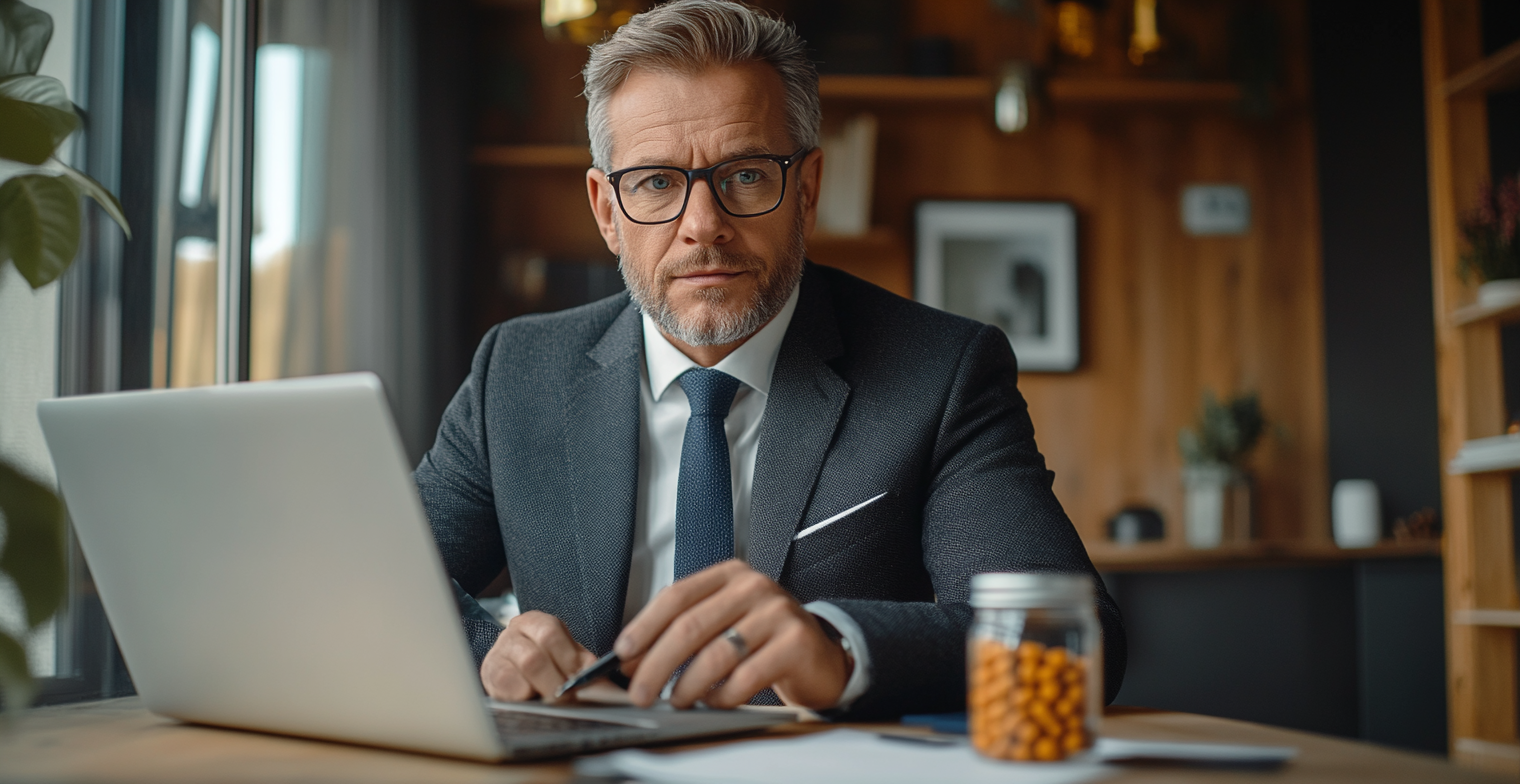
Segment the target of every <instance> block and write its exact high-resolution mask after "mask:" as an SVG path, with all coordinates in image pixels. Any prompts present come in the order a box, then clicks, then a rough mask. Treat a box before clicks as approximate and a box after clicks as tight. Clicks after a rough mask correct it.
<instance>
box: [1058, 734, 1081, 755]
mask: <svg viewBox="0 0 1520 784" xmlns="http://www.w3.org/2000/svg"><path fill="white" fill-rule="evenodd" d="M1086 745H1087V738H1086V737H1085V736H1084V735H1083V733H1082V732H1081V731H1080V730H1079V731H1076V732H1068V733H1066V734H1065V735H1062V736H1061V751H1064V752H1066V753H1067V754H1075V753H1076V752H1078V751H1081V750H1082V749H1083V747H1085V746H1086Z"/></svg>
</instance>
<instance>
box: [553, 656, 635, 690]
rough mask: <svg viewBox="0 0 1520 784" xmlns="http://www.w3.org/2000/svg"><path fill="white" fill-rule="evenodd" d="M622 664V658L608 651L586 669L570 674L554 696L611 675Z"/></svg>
mask: <svg viewBox="0 0 1520 784" xmlns="http://www.w3.org/2000/svg"><path fill="white" fill-rule="evenodd" d="M622 665H623V660H622V659H619V658H618V655H617V654H616V653H613V652H612V651H608V652H607V653H606V655H604V656H602V658H600V659H597V660H596V661H594V662H592V663H591V664H590V666H588V667H586V669H584V670H581V671H580V672H578V673H576V674H574V675H572V676H570V680H568V681H565V685H563V686H561V687H559V691H557V692H555V693H554V696H555V698H556V699H557V698H559V697H563V696H565V692H567V691H570V690H571V689H579V688H580V687H582V686H585V685H586V684H588V683H590V682H592V681H594V680H596V679H597V678H600V677H602V676H605V675H611V674H612V673H613V672H615V671H616V670H617V668H618V667H621V666H622Z"/></svg>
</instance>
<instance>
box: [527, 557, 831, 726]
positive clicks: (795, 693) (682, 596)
mask: <svg viewBox="0 0 1520 784" xmlns="http://www.w3.org/2000/svg"><path fill="white" fill-rule="evenodd" d="M729 629H733V630H734V631H736V632H738V634H739V636H740V637H741V638H742V639H743V643H744V647H746V648H748V650H747V651H743V650H740V645H738V644H735V642H733V641H731V640H730V639H728V638H725V637H724V636H723V635H724V632H726V631H727V630H729ZM498 644H499V643H498ZM613 649H614V650H616V651H617V653H618V656H619V657H621V658H622V659H623V662H624V664H623V671H624V672H626V673H628V674H629V675H631V676H632V683H631V684H630V685H629V687H628V694H629V696H630V697H631V698H632V700H633V702H634V704H636V705H640V706H643V707H648V706H649V705H651V704H653V703H654V701H655V700H656V699H658V698H659V695H660V691H661V689H663V688H664V686H665V683H666V682H667V681H669V680H670V676H671V674H672V673H674V672H675V670H676V668H677V667H679V666H681V662H684V661H686V659H687V658H688V657H690V656H693V655H695V656H696V658H695V659H693V660H692V663H691V666H690V667H687V668H686V671H685V672H683V673H682V674H681V679H680V680H679V681H677V683H676V687H675V690H674V691H672V692H671V695H670V702H671V704H672V705H674V706H675V707H677V708H688V707H691V705H692V704H693V703H695V702H696V701H697V700H702V701H703V702H704V703H706V704H708V705H710V706H712V707H714V708H732V707H735V706H737V705H741V704H743V703H745V702H747V701H748V700H749V698H750V697H753V696H754V695H755V693H756V692H759V691H760V690H761V689H764V688H765V687H767V686H774V687H775V689H776V691H777V693H778V694H780V695H781V696H782V699H784V700H786V701H787V702H788V703H789V704H792V705H800V706H803V707H806V708H816V709H821V708H829V707H833V706H834V705H835V704H836V703H838V701H839V696H840V695H841V694H843V693H844V687H845V683H846V682H847V681H848V680H849V676H850V665H849V663H848V661H847V657H846V655H845V652H844V649H843V648H842V647H840V645H839V644H838V643H837V642H834V641H832V640H830V639H829V638H828V636H827V635H825V634H824V632H823V627H822V626H820V625H819V622H818V619H816V618H814V617H813V616H812V614H810V613H809V612H808V611H806V610H804V609H802V606H801V605H799V604H798V603H797V600H796V599H793V598H792V595H791V594H789V593H787V592H786V590H785V589H784V588H782V587H781V586H780V585H777V584H776V582H775V581H774V580H772V579H770V578H769V577H766V576H765V575H763V574H760V573H759V572H757V571H755V570H754V569H751V568H749V566H748V565H746V564H744V563H742V562H740V561H724V562H723V563H720V564H717V565H716V566H711V567H708V568H707V569H704V570H702V571H700V572H697V573H696V574H693V575H691V576H689V577H687V578H685V579H683V580H680V581H678V582H676V583H675V584H674V585H671V586H670V587H669V588H666V589H665V590H663V591H661V592H660V594H659V595H658V596H656V597H655V599H654V601H652V602H650V603H649V605H648V606H646V607H645V608H644V609H643V611H642V612H640V613H639V614H638V616H637V617H635V618H634V619H633V622H632V623H629V624H628V626H627V627H626V628H624V629H623V633H622V634H621V635H619V636H618V640H617V644H616V645H615V646H614V648H613ZM741 654H742V655H741ZM719 681H723V683H722V685H720V686H716V687H714V684H717V683H718V682H719Z"/></svg>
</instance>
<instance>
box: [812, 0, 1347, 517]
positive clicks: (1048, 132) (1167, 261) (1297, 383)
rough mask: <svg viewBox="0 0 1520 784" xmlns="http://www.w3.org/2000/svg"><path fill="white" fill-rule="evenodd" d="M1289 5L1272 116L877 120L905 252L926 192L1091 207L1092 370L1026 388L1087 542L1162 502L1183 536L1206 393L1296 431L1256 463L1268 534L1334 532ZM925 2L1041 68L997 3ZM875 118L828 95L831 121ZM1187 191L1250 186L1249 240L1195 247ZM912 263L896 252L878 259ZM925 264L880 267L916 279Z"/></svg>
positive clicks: (1311, 189)
mask: <svg viewBox="0 0 1520 784" xmlns="http://www.w3.org/2000/svg"><path fill="white" fill-rule="evenodd" d="M1194 5H1196V4H1194ZM1215 5H1219V4H1215ZM1276 6H1277V10H1278V11H1279V16H1280V18H1281V19H1282V20H1283V23H1284V39H1285V52H1286V54H1285V56H1286V58H1287V62H1286V64H1285V65H1286V68H1285V72H1286V76H1285V79H1284V85H1285V86H1284V89H1283V90H1282V92H1281V94H1280V98H1281V100H1282V103H1283V105H1284V106H1285V109H1284V110H1283V111H1282V112H1280V113H1279V115H1278V116H1277V117H1275V118H1273V119H1270V120H1251V119H1244V118H1240V117H1237V116H1235V115H1233V114H1232V113H1230V112H1229V111H1228V110H1224V111H1220V110H1212V111H1209V110H1204V111H1197V110H1194V111H1180V110H1179V111H1169V110H1165V109H1159V108H1143V107H1142V108H1125V109H1123V110H1118V109H1114V110H1108V111H1104V110H1077V109H1072V108H1068V107H1056V108H1055V109H1054V110H1052V111H1048V112H1047V113H1046V116H1045V118H1044V122H1043V123H1042V124H1041V125H1039V126H1038V127H1036V128H1034V129H1032V130H1030V131H1028V132H1026V133H1023V134H1018V135H1014V136H1005V135H1003V134H1001V133H999V132H998V131H997V130H996V129H994V128H993V126H992V123H991V119H990V116H991V107H990V105H989V106H986V107H980V106H976V105H974V104H971V105H958V106H952V107H950V108H942V107H935V109H934V111H921V110H916V109H914V108H913V107H902V108H888V107H878V108H877V109H876V113H877V115H878V117H879V118H880V120H881V124H880V128H881V131H880V138H879V140H878V170H877V173H876V183H877V185H876V200H875V205H874V215H875V220H876V222H878V223H881V224H884V225H885V226H886V227H888V229H889V230H890V231H892V232H897V233H901V234H902V235H903V236H904V237H906V238H908V240H909V242H908V247H909V248H911V247H912V244H911V237H912V232H913V209H914V205H915V204H916V203H917V202H918V201H921V200H925V199H993V200H1002V199H1010V200H1057V201H1067V202H1070V203H1072V204H1073V205H1074V206H1075V208H1076V210H1077V214H1078V220H1079V246H1080V261H1079V263H1080V273H1079V274H1080V281H1081V311H1082V313H1081V320H1082V321H1081V331H1082V354H1083V360H1082V364H1081V366H1080V367H1079V368H1078V370H1077V371H1076V372H1075V373H1070V374H1057V373H1029V374H1025V375H1024V376H1023V377H1022V378H1021V379H1020V386H1021V388H1022V389H1023V391H1024V394H1025V396H1026V397H1027V398H1028V400H1029V403H1030V409H1031V414H1032V416H1033V418H1034V421H1035V426H1036V431H1037V438H1038V439H1039V443H1040V447H1041V450H1042V451H1043V452H1044V453H1045V455H1046V458H1047V460H1048V461H1049V464H1050V467H1051V469H1052V470H1054V471H1055V473H1056V486H1055V487H1056V493H1057V495H1058V496H1059V497H1060V498H1061V501H1062V503H1063V504H1064V505H1065V506H1066V508H1067V511H1068V513H1069V514H1070V515H1071V517H1072V520H1073V521H1074V522H1075V523H1076V525H1077V527H1078V530H1079V531H1080V532H1081V533H1082V535H1083V537H1084V538H1085V539H1087V540H1088V541H1089V542H1098V541H1101V538H1102V535H1103V533H1102V532H1103V527H1104V522H1105V521H1106V519H1107V518H1108V517H1109V516H1110V515H1112V514H1113V513H1114V512H1116V511H1117V510H1118V509H1119V508H1121V507H1123V506H1124V505H1127V504H1147V505H1153V506H1156V507H1158V508H1159V509H1161V510H1162V512H1163V514H1164V515H1165V516H1166V519H1167V522H1168V531H1169V534H1170V538H1172V539H1173V540H1174V541H1176V542H1178V543H1180V541H1181V512H1182V491H1181V468H1182V461H1181V456H1180V454H1179V452H1178V448H1177V431H1178V429H1179V428H1180V427H1182V426H1183V425H1185V424H1189V423H1190V422H1191V420H1192V418H1193V417H1194V415H1195V412H1196V410H1197V408H1198V405H1199V400H1200V396H1201V395H1202V393H1203V392H1204V390H1206V389H1212V390H1214V391H1215V392H1217V393H1219V394H1233V393H1237V392H1241V391H1247V390H1256V391H1259V392H1260V393H1261V396H1262V403H1263V407H1264V409H1265V411H1266V413H1267V415H1268V416H1269V417H1270V418H1271V420H1272V421H1273V422H1274V423H1275V424H1276V425H1278V426H1279V427H1278V428H1277V429H1278V430H1279V431H1280V432H1281V434H1282V437H1280V438H1278V437H1269V438H1268V439H1265V440H1264V443H1263V445H1262V446H1261V447H1260V448H1259V449H1258V451H1257V453H1256V455H1255V456H1254V458H1253V460H1252V462H1251V468H1252V471H1253V473H1254V476H1255V480H1256V482H1257V488H1258V493H1257V513H1258V517H1257V520H1258V530H1259V532H1260V534H1261V535H1262V536H1263V537H1265V538H1269V539H1298V540H1305V539H1307V540H1309V541H1325V540H1327V539H1328V528H1329V524H1328V516H1329V515H1328V511H1329V510H1328V506H1329V503H1328V489H1327V486H1326V485H1327V463H1326V461H1327V458H1326V445H1325V430H1326V425H1325V381H1324V367H1323V356H1324V355H1323V325H1322V306H1323V303H1322V299H1321V275H1320V260H1319V224H1318V212H1319V211H1318V201H1317V184H1316V180H1315V172H1314V137H1313V123H1312V120H1311V118H1310V117H1309V116H1308V114H1307V112H1306V109H1305V108H1304V107H1306V106H1307V92H1306V91H1307V84H1308V78H1307V62H1306V56H1305V46H1304V38H1305V34H1304V28H1303V9H1302V4H1301V3H1299V2H1283V3H1278V4H1276ZM912 8H913V21H912V25H913V27H914V32H915V33H920V34H931V33H933V34H946V35H950V36H952V37H953V38H956V39H957V45H958V46H959V47H960V48H961V49H962V54H963V55H968V56H969V59H970V60H971V61H972V62H974V63H976V64H977V66H978V70H981V71H983V72H986V71H988V70H991V69H992V68H993V67H994V65H995V63H996V62H998V61H999V60H1001V59H1002V58H1007V57H1017V56H1021V47H1022V52H1023V53H1024V55H1026V56H1031V58H1032V59H1037V60H1038V59H1041V57H1042V53H1041V52H1040V51H1035V50H1032V49H1031V48H1030V47H1038V46H1040V45H1041V44H1040V43H1039V39H1038V35H1037V34H1032V33H1029V32H1027V31H1025V32H1020V31H1019V29H1018V24H1017V23H1010V22H1008V21H1007V20H1006V19H1000V18H998V17H997V15H996V12H994V11H992V10H990V5H989V4H985V3H946V4H940V3H931V2H927V0H920V2H917V3H914V4H912ZM1181 10H1182V11H1183V12H1184V13H1188V12H1189V10H1190V6H1183V7H1181ZM1200 13H1202V14H1203V15H1204V16H1205V17H1206V18H1205V19H1204V21H1203V22H1200V23H1199V24H1195V25H1193V27H1191V28H1189V29H1201V30H1215V31H1219V35H1221V36H1222V34H1223V33H1222V28H1223V24H1222V21H1223V17H1222V16H1220V14H1219V13H1217V9H1212V10H1210V9H1204V10H1203V11H1202V12H1200ZM1215 17H1219V18H1218V19H1216V18H1215ZM1194 21H1197V20H1196V19H1194ZM1216 23H1217V24H1216ZM1005 28H1006V29H1005ZM1031 42H1033V43H1031ZM1203 43H1204V45H1203V46H1200V48H1199V51H1200V58H1199V59H1200V64H1201V67H1217V66H1218V64H1219V63H1218V61H1221V60H1222V59H1223V58H1222V57H1221V56H1219V55H1218V54H1217V53H1218V52H1219V51H1220V47H1219V46H1218V45H1217V41H1213V40H1207V41H1204V42H1203ZM963 59H965V58H963ZM1103 68H1104V69H1105V70H1109V71H1112V70H1114V69H1115V68H1122V65H1114V64H1108V65H1105V66H1103ZM1205 75H1209V74H1205ZM1215 75H1217V74H1215ZM861 109H862V107H860V106H850V105H836V104H826V106H825V114H826V115H829V114H834V115H842V114H846V113H849V112H852V111H859V110H861ZM1192 182H1229V183H1239V184H1241V185H1244V186H1245V187H1246V188H1247V190H1248V191H1249V192H1250V194H1251V198H1252V209H1253V222H1252V227H1251V230H1250V232H1249V233H1248V234H1247V235H1245V236H1242V237H1220V238H1193V237H1189V236H1187V235H1186V234H1185V233H1184V231H1183V229H1182V226H1181V217H1180V207H1179V204H1180V197H1181V190H1182V187H1183V186H1184V185H1185V184H1187V183H1192ZM825 255H827V254H818V253H815V254H814V256H815V257H820V256H825ZM901 263H902V262H901V261H897V260H895V259H883V261H882V265H881V266H882V267H886V268H891V267H893V266H895V265H896V264H901ZM855 264H856V266H857V267H858V266H860V265H859V262H858V261H857V262H855ZM910 272H911V270H901V271H900V272H899V274H897V275H895V276H893V275H889V274H887V273H886V272H882V273H878V276H879V277H880V278H883V279H891V278H894V277H895V278H896V279H898V280H902V279H911V277H909V273H910Z"/></svg>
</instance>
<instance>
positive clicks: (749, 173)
mask: <svg viewBox="0 0 1520 784" xmlns="http://www.w3.org/2000/svg"><path fill="white" fill-rule="evenodd" d="M734 179H736V180H738V181H739V184H740V185H754V184H755V183H757V182H759V181H760V172H757V171H755V170H754V169H745V170H744V171H741V172H739V173H738V174H736V175H734Z"/></svg>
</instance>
